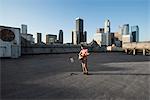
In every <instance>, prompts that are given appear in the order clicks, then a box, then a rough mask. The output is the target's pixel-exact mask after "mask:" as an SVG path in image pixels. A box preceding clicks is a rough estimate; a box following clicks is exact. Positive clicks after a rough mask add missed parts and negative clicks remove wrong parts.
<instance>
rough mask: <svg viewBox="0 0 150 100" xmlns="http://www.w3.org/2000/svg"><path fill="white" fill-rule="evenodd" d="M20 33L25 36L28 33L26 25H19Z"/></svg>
mask: <svg viewBox="0 0 150 100" xmlns="http://www.w3.org/2000/svg"><path fill="white" fill-rule="evenodd" d="M21 33H22V34H27V33H28V32H27V25H25V24H22V25H21Z"/></svg>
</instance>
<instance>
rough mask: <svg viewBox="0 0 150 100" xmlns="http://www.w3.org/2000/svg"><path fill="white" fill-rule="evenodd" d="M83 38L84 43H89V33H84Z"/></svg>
mask: <svg viewBox="0 0 150 100" xmlns="http://www.w3.org/2000/svg"><path fill="white" fill-rule="evenodd" d="M83 36H84V38H83V41H84V42H85V43H86V42H87V31H84V33H83Z"/></svg>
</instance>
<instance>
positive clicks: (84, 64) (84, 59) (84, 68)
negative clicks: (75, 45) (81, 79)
mask: <svg viewBox="0 0 150 100" xmlns="http://www.w3.org/2000/svg"><path fill="white" fill-rule="evenodd" d="M88 55H89V53H88V49H86V48H85V47H84V46H83V45H81V51H80V53H79V59H80V60H81V63H82V71H83V74H86V75H88V67H87V56H88Z"/></svg>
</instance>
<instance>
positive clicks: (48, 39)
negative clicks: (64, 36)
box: [46, 34, 57, 44]
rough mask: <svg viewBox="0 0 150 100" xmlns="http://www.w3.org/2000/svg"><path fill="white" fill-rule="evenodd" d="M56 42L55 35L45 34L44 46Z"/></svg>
mask: <svg viewBox="0 0 150 100" xmlns="http://www.w3.org/2000/svg"><path fill="white" fill-rule="evenodd" d="M56 42H57V35H52V34H47V35H46V44H53V43H56Z"/></svg>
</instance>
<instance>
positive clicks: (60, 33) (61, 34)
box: [58, 30, 63, 44]
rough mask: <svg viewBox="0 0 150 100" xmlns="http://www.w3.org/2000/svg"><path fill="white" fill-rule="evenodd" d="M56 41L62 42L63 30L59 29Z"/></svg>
mask: <svg viewBox="0 0 150 100" xmlns="http://www.w3.org/2000/svg"><path fill="white" fill-rule="evenodd" d="M58 38H59V39H58V42H59V43H61V44H63V31H62V30H59V37H58Z"/></svg>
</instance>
